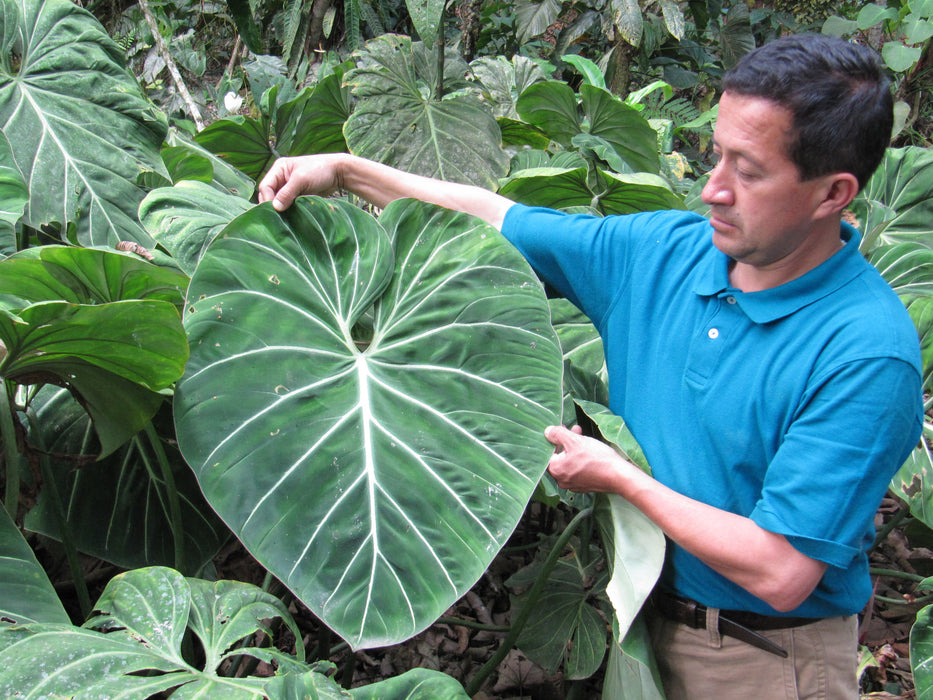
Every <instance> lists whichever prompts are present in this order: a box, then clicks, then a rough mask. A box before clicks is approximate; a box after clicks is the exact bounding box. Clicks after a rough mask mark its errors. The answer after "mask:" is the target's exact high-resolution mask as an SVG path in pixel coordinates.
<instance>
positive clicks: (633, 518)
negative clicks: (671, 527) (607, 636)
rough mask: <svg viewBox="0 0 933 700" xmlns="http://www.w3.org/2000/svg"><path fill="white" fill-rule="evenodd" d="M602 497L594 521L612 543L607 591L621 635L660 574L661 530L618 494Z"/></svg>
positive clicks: (661, 557)
mask: <svg viewBox="0 0 933 700" xmlns="http://www.w3.org/2000/svg"><path fill="white" fill-rule="evenodd" d="M601 500H603V503H602V504H601V506H602V507H600V508H599V509H598V510H597V521H598V522H599V526H600V531H601V532H603V533H604V535H603V541H604V542H611V543H612V544H611V547H610V549H611V551H610V552H609V561H610V567H611V570H612V578H611V579H610V580H609V584H608V585H607V586H606V594H607V595H608V596H609V601H610V602H611V603H612V607H613V610H614V611H615V621H616V624H617V625H618V635H619V637H622V638H624V637H625V635H626V634H627V633H628V630H629V628H630V627H631V626H632V624H633V623H634V621H635V618H636V616H637V615H638V612H639V610H641V608H642V606H643V605H644V603H645V601H646V600H648V596H649V595H651V590H652V589H653V588H654V585H655V583H656V582H657V580H658V576H660V575H661V566H662V564H663V563H664V549H665V542H664V533H663V532H661V528H659V527H658V526H657V525H655V524H654V523H653V522H651V520H649V519H648V516H646V515H645V514H644V513H642V512H641V511H640V510H638V508H636V507H635V506H633V505H632V504H631V503H629V502H628V501H627V500H625V499H624V498H622V497H621V496H617V495H616V494H608V495H607V496H606V497H605V499H601ZM605 504H608V508H606V507H605Z"/></svg>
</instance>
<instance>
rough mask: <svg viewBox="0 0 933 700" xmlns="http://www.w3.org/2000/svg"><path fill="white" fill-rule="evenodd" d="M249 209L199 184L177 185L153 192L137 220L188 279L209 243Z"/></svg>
mask: <svg viewBox="0 0 933 700" xmlns="http://www.w3.org/2000/svg"><path fill="white" fill-rule="evenodd" d="M251 206H252V205H251V204H250V203H249V201H247V200H245V199H243V198H242V197H237V196H234V195H229V194H225V193H223V192H218V191H217V189H215V188H214V187H211V186H210V185H206V184H204V183H202V182H194V181H185V182H179V183H178V184H177V185H175V186H174V187H163V188H160V189H157V190H153V191H152V192H150V193H149V194H148V195H146V198H145V199H144V200H143V201H142V203H141V204H140V205H139V219H140V221H141V222H142V224H143V226H145V227H146V230H147V231H148V232H149V234H150V235H151V236H152V237H153V238H154V239H155V240H156V241H157V242H158V243H159V244H160V245H162V246H164V247H165V248H166V249H167V250H168V251H169V253H171V255H172V257H173V258H174V259H175V262H176V263H178V266H179V267H180V268H181V269H182V270H183V271H184V272H185V273H186V274H188V275H190V274H192V273H193V272H194V269H195V267H197V264H198V260H200V259H201V255H202V254H203V253H204V250H205V249H206V248H207V246H208V245H209V244H210V242H211V241H212V240H213V239H214V236H216V235H217V234H218V233H219V232H220V231H221V230H222V229H223V228H224V227H225V226H226V225H227V224H229V223H230V222H231V221H232V220H233V219H235V218H236V217H237V216H239V215H240V214H242V213H243V212H245V211H247V210H248V209H249V208H250V207H251Z"/></svg>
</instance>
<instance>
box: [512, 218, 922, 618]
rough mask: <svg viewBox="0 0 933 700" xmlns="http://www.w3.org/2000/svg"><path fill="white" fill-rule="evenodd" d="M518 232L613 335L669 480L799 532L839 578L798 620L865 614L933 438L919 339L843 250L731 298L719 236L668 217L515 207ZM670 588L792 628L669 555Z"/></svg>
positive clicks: (674, 551)
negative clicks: (872, 559) (878, 541)
mask: <svg viewBox="0 0 933 700" xmlns="http://www.w3.org/2000/svg"><path fill="white" fill-rule="evenodd" d="M502 232H503V234H504V235H505V236H506V238H508V239H509V240H510V241H511V242H512V243H513V244H514V245H515V246H516V247H517V248H518V249H519V250H520V251H521V252H522V254H523V255H524V256H525V257H526V258H527V259H528V261H529V262H530V263H531V265H532V267H533V268H534V269H535V270H536V271H537V272H538V274H539V275H540V276H541V277H542V278H543V279H544V280H545V281H546V282H547V283H548V284H550V285H551V286H553V287H554V288H555V289H556V290H557V291H558V292H559V293H560V294H562V295H564V296H566V297H567V298H568V299H569V300H570V301H572V302H573V303H574V304H575V305H576V306H577V307H578V308H580V309H581V310H582V311H583V312H584V313H585V314H586V315H587V316H588V317H589V318H590V319H591V320H592V321H593V323H594V325H595V326H596V328H597V329H598V331H599V333H600V335H601V337H602V340H603V344H604V350H605V354H606V363H607V367H608V375H609V396H610V408H611V409H612V410H613V412H615V413H616V414H618V415H620V416H622V417H623V418H624V419H625V421H626V423H627V425H628V426H629V428H630V429H631V430H632V433H633V434H634V436H635V438H636V439H637V440H638V443H639V445H640V446H641V448H642V449H643V450H644V452H645V456H646V457H647V459H648V463H649V464H650V465H651V468H652V472H653V475H654V477H655V478H656V479H658V481H660V482H661V483H663V484H666V485H667V486H669V487H671V488H672V489H674V490H675V491H678V492H679V493H682V494H685V495H686V496H689V497H690V498H694V499H696V500H698V501H702V502H703V503H707V504H709V505H712V506H715V507H716V508H720V509H723V510H726V511H730V512H732V513H737V514H739V515H742V516H747V517H749V518H751V519H752V520H753V521H754V522H756V523H757V524H758V525H760V526H761V527H762V528H764V529H767V530H770V531H772V532H776V533H780V534H782V535H785V536H786V537H787V538H788V540H789V541H790V542H791V544H792V545H793V546H794V547H795V548H797V549H798V550H799V551H801V552H803V553H804V554H806V555H808V556H810V557H812V558H814V559H818V560H820V561H823V562H826V563H827V564H828V565H829V566H828V568H827V570H826V573H825V575H824V576H823V579H822V581H821V582H820V583H819V585H818V586H817V588H816V590H815V591H814V592H813V593H812V594H811V595H810V597H809V598H808V599H807V600H806V601H805V602H804V603H803V604H802V605H801V606H800V607H798V608H797V609H796V610H793V611H790V612H788V613H786V614H788V615H798V616H806V617H831V616H835V615H845V614H852V613H856V612H858V611H860V610H861V609H862V608H863V607H864V605H865V603H866V601H867V600H868V597H869V595H870V593H871V582H870V580H869V575H868V557H867V554H866V552H867V549H868V547H869V546H870V544H871V542H872V540H873V537H874V527H873V518H874V515H875V513H876V511H877V508H878V505H879V504H880V502H881V499H882V497H883V496H884V494H885V491H886V489H887V486H888V483H889V482H890V480H891V478H892V476H893V475H894V473H895V471H897V469H898V468H899V467H900V466H901V464H903V462H904V460H905V459H906V458H907V456H908V454H909V453H910V451H911V449H912V448H913V447H914V446H915V444H916V443H917V440H918V438H919V435H920V431H921V425H922V416H923V406H922V394H921V388H920V385H921V379H920V370H919V366H920V349H919V343H918V339H917V333H916V330H915V328H914V325H913V323H912V322H911V320H910V317H909V316H908V314H907V312H906V310H905V309H904V306H903V304H902V303H901V301H900V300H899V298H898V297H897V295H896V294H895V293H894V292H893V291H892V290H891V288H890V287H889V286H888V284H887V283H886V282H885V281H884V279H883V278H882V277H881V275H880V274H878V272H877V271H876V270H875V269H874V267H872V265H871V264H870V263H868V262H867V261H866V260H865V259H864V257H863V256H862V255H861V254H860V252H859V249H858V242H859V235H858V232H857V231H856V230H855V229H853V228H851V227H850V226H848V225H846V224H843V229H842V238H843V240H844V241H845V245H844V247H843V248H842V249H841V250H840V251H839V252H838V253H836V254H835V255H833V256H832V257H831V258H829V259H828V260H826V261H825V262H823V263H822V264H821V265H820V266H818V267H817V268H815V269H813V270H811V271H810V272H808V273H806V274H805V275H803V276H801V277H799V278H797V279H795V280H792V281H791V282H788V283H787V284H784V285H781V286H779V287H776V288H773V289H768V290H765V291H761V292H753V293H744V292H742V291H739V290H738V289H735V288H732V287H730V285H729V279H728V265H729V259H728V257H727V256H725V255H724V254H723V253H721V252H720V251H719V250H718V249H716V248H715V247H714V246H713V245H712V242H711V234H712V229H711V227H710V225H709V222H708V221H707V220H706V219H705V218H703V217H701V216H699V215H698V214H694V213H691V212H683V211H663V212H649V213H643V214H632V215H627V216H610V217H606V218H597V217H592V216H584V215H568V214H563V213H560V212H556V211H553V210H549V209H541V208H531V207H526V206H523V205H519V204H516V205H515V206H513V207H511V208H510V209H509V211H508V213H507V215H506V217H505V221H504V224H503V228H502ZM666 556H667V558H666V562H665V566H664V571H663V573H662V583H663V585H664V586H665V587H666V588H668V589H671V590H673V591H675V592H677V593H680V594H681V595H684V596H686V597H689V598H693V599H695V600H697V601H699V602H701V603H704V604H705V605H707V606H711V607H717V608H721V609H740V610H750V611H753V612H759V613H763V614H770V615H774V614H779V613H777V612H776V611H775V610H774V609H773V608H771V607H770V606H769V605H767V604H766V603H765V602H763V601H762V600H760V599H758V598H756V597H755V596H752V595H751V594H750V593H748V592H747V591H745V590H744V589H742V588H740V587H739V586H737V585H735V584H734V583H732V582H730V581H729V580H728V579H726V578H725V577H723V576H721V575H720V574H718V573H716V572H715V571H713V570H712V569H710V568H709V567H708V566H706V565H705V564H703V563H702V562H701V561H700V560H699V559H697V558H696V557H694V556H692V555H691V554H689V553H688V552H686V551H684V550H683V549H681V548H680V547H678V546H677V545H676V544H674V543H669V546H668V551H667V555H666Z"/></svg>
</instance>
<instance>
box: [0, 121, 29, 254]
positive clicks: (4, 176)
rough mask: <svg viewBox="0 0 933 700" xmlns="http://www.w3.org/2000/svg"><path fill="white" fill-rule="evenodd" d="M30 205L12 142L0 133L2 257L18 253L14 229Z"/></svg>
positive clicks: (0, 250)
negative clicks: (14, 157)
mask: <svg viewBox="0 0 933 700" xmlns="http://www.w3.org/2000/svg"><path fill="white" fill-rule="evenodd" d="M28 203H29V190H28V189H27V187H26V181H25V180H24V179H23V175H22V173H20V171H19V169H18V168H17V167H16V163H15V161H14V160H13V151H12V150H11V149H10V142H9V141H7V139H6V137H5V136H4V135H3V134H2V133H0V255H9V254H10V253H14V252H16V235H15V230H14V229H15V226H16V222H17V221H19V220H20V219H21V218H22V216H23V212H24V211H25V210H26V205H27V204H28Z"/></svg>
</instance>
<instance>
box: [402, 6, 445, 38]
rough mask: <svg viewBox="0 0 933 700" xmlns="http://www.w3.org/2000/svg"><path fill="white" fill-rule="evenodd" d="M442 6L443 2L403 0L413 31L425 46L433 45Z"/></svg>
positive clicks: (438, 26)
mask: <svg viewBox="0 0 933 700" xmlns="http://www.w3.org/2000/svg"><path fill="white" fill-rule="evenodd" d="M444 5H445V0H405V6H406V7H407V8H408V15H409V17H411V22H412V24H414V25H415V31H416V32H418V37H419V38H420V39H421V41H423V42H424V43H425V44H433V43H434V39H435V38H436V37H437V30H438V29H439V28H440V24H441V16H442V15H443V14H444Z"/></svg>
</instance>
